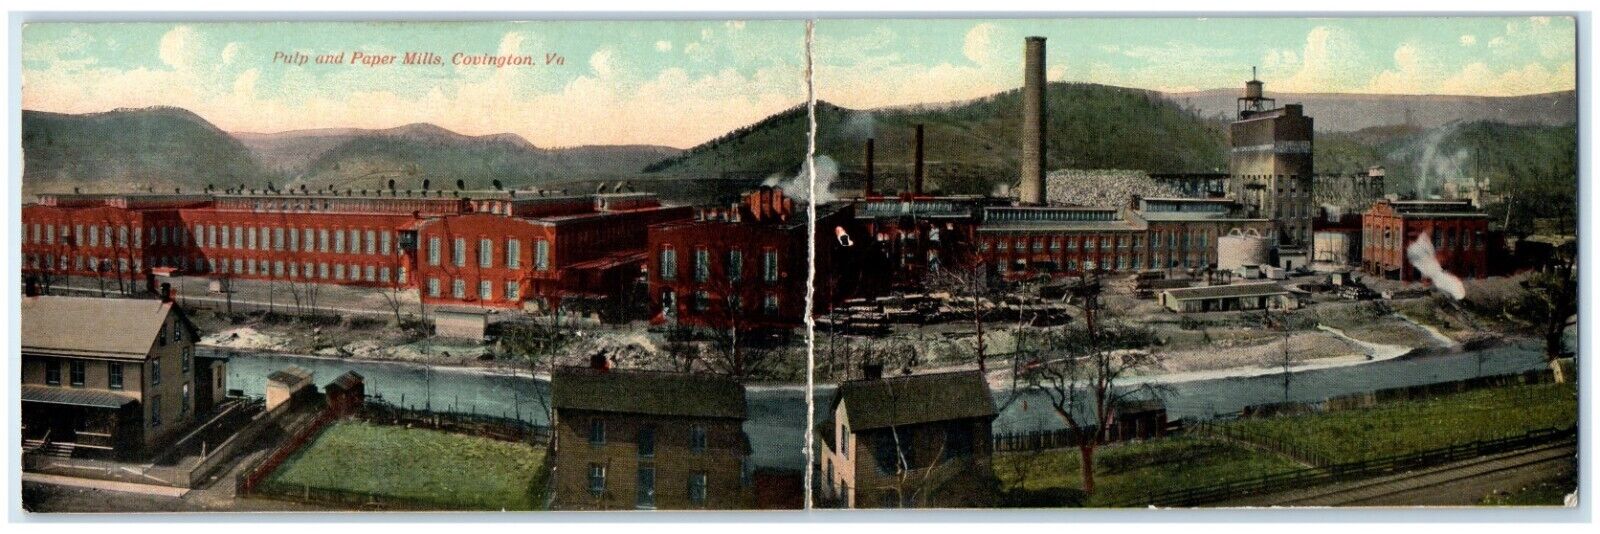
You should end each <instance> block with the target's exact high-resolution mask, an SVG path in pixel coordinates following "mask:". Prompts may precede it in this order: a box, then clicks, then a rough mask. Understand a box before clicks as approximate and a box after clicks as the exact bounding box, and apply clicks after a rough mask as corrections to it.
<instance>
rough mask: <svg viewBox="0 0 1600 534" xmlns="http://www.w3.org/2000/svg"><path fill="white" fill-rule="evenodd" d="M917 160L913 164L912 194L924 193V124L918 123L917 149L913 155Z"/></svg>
mask: <svg viewBox="0 0 1600 534" xmlns="http://www.w3.org/2000/svg"><path fill="white" fill-rule="evenodd" d="M912 157H913V158H915V160H914V161H913V162H912V165H911V194H912V195H921V194H922V125H921V124H918V125H917V149H916V154H915V155H914V156H912Z"/></svg>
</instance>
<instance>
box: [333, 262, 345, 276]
mask: <svg viewBox="0 0 1600 534" xmlns="http://www.w3.org/2000/svg"><path fill="white" fill-rule="evenodd" d="M333 277H334V279H337V280H344V264H343V263H335V264H333Z"/></svg>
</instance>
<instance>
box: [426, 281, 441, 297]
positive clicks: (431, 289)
mask: <svg viewBox="0 0 1600 534" xmlns="http://www.w3.org/2000/svg"><path fill="white" fill-rule="evenodd" d="M428 296H430V297H438V296H439V279H438V278H429V279H428Z"/></svg>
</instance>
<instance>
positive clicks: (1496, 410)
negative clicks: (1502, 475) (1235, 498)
mask: <svg viewBox="0 0 1600 534" xmlns="http://www.w3.org/2000/svg"><path fill="white" fill-rule="evenodd" d="M1577 422H1578V389H1577V387H1576V385H1574V384H1537V385H1528V386H1510V387H1498V388H1487V389H1480V390H1476V391H1467V392H1462V393H1453V394H1449V395H1441V396H1438V397H1434V398H1430V399H1423V400H1413V401H1400V402H1393V403H1385V404H1382V405H1379V406H1376V407H1373V408H1366V409H1359V410H1345V411H1335V412H1328V413H1320V414H1310V415H1300V416H1290V417H1273V418H1262V419H1246V420H1241V421H1238V422H1234V423H1230V424H1231V425H1233V426H1235V427H1238V428H1244V429H1247V430H1250V431H1253V432H1258V433H1261V434H1265V435H1269V436H1275V437H1278V438H1281V439H1283V440H1286V441H1289V442H1291V443H1299V444H1303V445H1305V446H1307V447H1310V448H1311V449H1312V450H1313V451H1315V452H1317V453H1320V454H1322V455H1323V456H1325V457H1327V458H1328V459H1329V460H1331V461H1333V462H1350V461H1357V460H1366V459H1371V458H1378V457H1383V456H1390V455H1395V454H1405V453H1411V452H1416V451H1421V450H1427V449H1436V448H1440V447H1447V446H1450V445H1455V444H1458V443H1466V442H1470V441H1476V440H1481V439H1492V438H1499V437H1505V436H1509V435H1513V434H1521V433H1523V432H1527V431H1529V430H1537V429H1542V428H1566V427H1569V426H1572V425H1574V424H1577Z"/></svg>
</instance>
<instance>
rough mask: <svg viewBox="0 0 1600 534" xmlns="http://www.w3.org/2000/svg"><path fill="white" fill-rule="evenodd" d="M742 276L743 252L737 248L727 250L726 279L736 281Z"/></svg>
mask: <svg viewBox="0 0 1600 534" xmlns="http://www.w3.org/2000/svg"><path fill="white" fill-rule="evenodd" d="M742 278H744V252H743V251H740V250H739V249H733V250H730V251H728V281H729V282H738V281H739V280H740V279H742Z"/></svg>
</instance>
